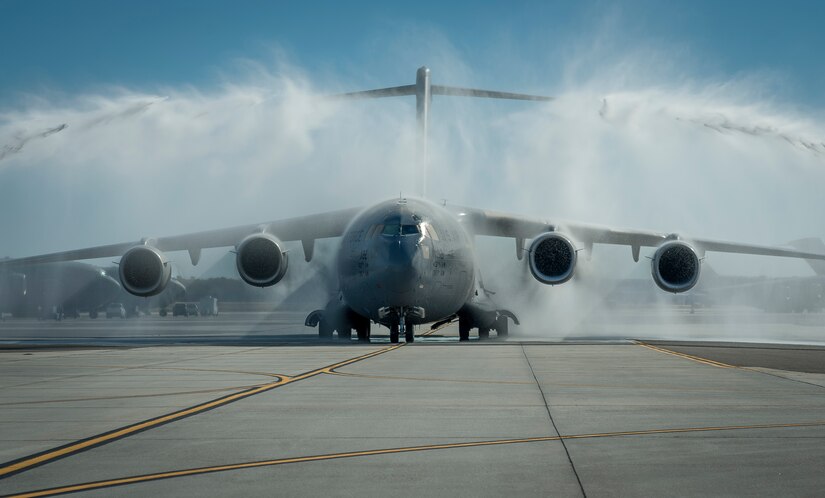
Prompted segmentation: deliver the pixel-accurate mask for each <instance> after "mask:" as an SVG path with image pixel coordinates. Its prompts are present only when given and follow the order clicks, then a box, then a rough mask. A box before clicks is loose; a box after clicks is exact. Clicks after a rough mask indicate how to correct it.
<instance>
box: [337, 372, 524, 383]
mask: <svg viewBox="0 0 825 498" xmlns="http://www.w3.org/2000/svg"><path fill="white" fill-rule="evenodd" d="M328 374H329V375H339V376H342V377H359V378H364V379H381V380H414V381H424V382H461V383H467V384H516V385H527V386H530V385H533V384H534V383H533V382H522V381H515V380H514V381H509V380H471V379H436V378H433V377H401V376H394V375H369V374H358V373H350V372H339V371H337V370H336V369H333V370H331V371H329V372H328Z"/></svg>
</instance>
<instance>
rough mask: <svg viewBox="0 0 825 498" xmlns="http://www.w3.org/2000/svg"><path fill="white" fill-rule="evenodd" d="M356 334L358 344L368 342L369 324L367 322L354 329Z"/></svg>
mask: <svg viewBox="0 0 825 498" xmlns="http://www.w3.org/2000/svg"><path fill="white" fill-rule="evenodd" d="M356 332H358V340H359V341H360V342H370V324H369V322H367V323H365V324H362V325H361V326H359V327H358V328H357V329H356Z"/></svg>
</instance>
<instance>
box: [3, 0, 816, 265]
mask: <svg viewBox="0 0 825 498" xmlns="http://www.w3.org/2000/svg"><path fill="white" fill-rule="evenodd" d="M822 19H825V3H823V2H816V1H791V2H784V3H782V5H779V4H777V3H764V4H763V3H760V2H753V1H750V2H746V1H733V0H728V1H715V2H711V1H707V2H705V1H689V2H688V1H685V2H676V1H669V2H664V1H628V2H604V1H597V2H573V1H569V2H550V1H544V2H507V3H505V2H472V3H469V2H464V3H463V2H426V1H418V2H404V3H400V2H397V3H393V2H386V1H376V2H263V1H261V2H252V1H248V2H243V1H235V2H231V3H230V2H214V1H199V2H195V1H188V2H174V1H163V2H160V1H140V2H138V1H132V2H125V1H91V0H86V1H75V2H62V1H34V0H30V1H17V0H0V47H3V49H2V58H1V59H0V64H2V66H0V67H2V70H0V147H2V149H0V233H2V234H3V237H2V238H0V256H3V255H9V256H22V255H27V254H32V253H43V252H51V251H58V250H65V249H69V248H76V247H82V246H89V245H97V244H108V243H113V242H121V241H128V240H137V239H139V238H140V237H144V236H161V235H167V234H175V233H185V232H191V231H196V230H203V229H211V228H216V227H221V226H231V225H236V224H248V223H255V222H260V221H265V220H271V219H278V218H283V217H288V216H295V215H300V214H305V213H307V212H318V211H322V210H325V209H337V208H342V207H352V206H358V205H364V204H365V203H369V202H371V201H374V200H379V199H382V198H387V197H392V196H396V195H398V193H399V192H403V193H405V194H411V193H412V194H414V193H415V192H411V190H412V189H411V188H410V185H414V184H415V183H416V180H417V178H419V177H420V176H419V172H418V171H417V170H416V164H415V162H414V157H415V155H416V154H415V146H414V145H415V143H416V142H415V140H414V138H415V134H414V132H415V128H414V121H413V114H412V106H413V103H412V101H411V100H410V99H408V100H407V101H403V102H398V101H393V102H389V101H386V100H384V101H379V102H359V103H355V104H335V105H330V104H325V105H321V104H320V103H319V99H317V97H318V95H319V94H325V93H329V92H335V91H348V90H357V89H366V88H370V87H372V88H375V87H382V86H392V85H399V84H408V83H411V82H412V80H413V77H414V73H415V69H416V68H417V67H418V66H420V65H422V64H427V65H429V66H430V67H431V68H432V70H433V79H434V82H436V83H443V84H452V85H460V86H474V87H481V88H484V87H486V88H492V89H501V90H509V91H526V92H535V93H542V94H549V95H553V96H556V97H558V100H557V101H555V102H553V103H551V104H550V105H544V106H536V105H533V104H524V103H512V102H489V101H484V102H480V101H474V102H470V101H467V100H466V99H465V100H461V99H453V100H450V99H439V100H437V101H436V102H435V103H434V104H433V105H434V107H433V118H434V119H433V123H432V133H431V162H432V164H431V167H430V174H429V175H428V178H429V179H430V183H429V187H428V188H429V191H428V194H430V197H431V198H432V199H436V200H440V199H444V198H446V199H448V200H449V201H450V202H455V203H462V204H469V205H476V206H480V207H488V208H491V209H497V210H506V211H512V212H517V213H523V214H531V215H537V216H542V217H551V218H552V219H559V218H561V219H572V220H580V221H585V222H592V223H597V224H604V225H613V226H624V227H630V228H640V229H654V230H661V231H667V232H672V231H681V232H683V233H688V234H694V235H696V236H702V237H707V238H721V239H730V240H739V241H742V242H753V243H765V244H775V243H782V242H785V241H788V240H792V239H795V238H801V237H806V236H811V235H817V236H822V235H825V221H823V220H822V218H821V216H820V215H819V213H822V212H823V211H825V200H823V196H822V195H821V192H820V190H821V189H820V188H819V186H820V185H822V184H825V120H823V118H822V116H823V113H822V110H825V96H824V95H823V92H822V91H821V90H822V88H825V64H822V63H821V62H820V60H821V53H820V52H821V48H822V47H825V30H822V29H821V26H820V24H821V20H822ZM63 124H66V125H67V127H65V128H60V131H57V132H54V133H49V130H55V129H57V127H60V126H61V125H63ZM625 256H626V254H624V253H622V254H621V257H622V258H623V259H622V261H624V259H626V258H625ZM184 259H185V258H184ZM767 264H770V265H772V264H773V263H766V265H767ZM184 266H185V265H184ZM797 270H800V271H801V272H802V273H804V271H808V270H807V269H806V268H805V267H804V265H802V268H796V269H795V270H794V271H797ZM763 271H766V270H765V269H764V268H763V267H758V268H756V269H753V271H751V273H757V274H758V273H760V272H763Z"/></svg>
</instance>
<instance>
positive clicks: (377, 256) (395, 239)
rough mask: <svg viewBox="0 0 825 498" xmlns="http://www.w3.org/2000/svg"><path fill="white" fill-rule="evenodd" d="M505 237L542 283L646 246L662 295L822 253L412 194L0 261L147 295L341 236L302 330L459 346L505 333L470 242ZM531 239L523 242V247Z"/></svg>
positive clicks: (269, 268) (262, 265)
mask: <svg viewBox="0 0 825 498" xmlns="http://www.w3.org/2000/svg"><path fill="white" fill-rule="evenodd" d="M476 236H492V237H507V238H512V239H513V240H514V248H515V256H516V257H517V258H518V259H519V260H521V259H523V258H524V257H525V256H526V259H527V261H526V264H527V265H528V266H529V269H530V273H531V274H532V276H533V277H534V278H535V279H536V280H537V281H538V282H539V283H542V284H546V285H560V284H564V283H565V282H568V281H569V280H570V279H571V278H572V276H573V274H574V271H575V268H576V263H577V260H578V258H577V256H578V252H579V250H580V249H585V250H588V251H589V250H592V246H593V245H594V244H613V245H625V246H629V247H630V249H631V254H632V256H633V259H634V261H637V262H638V260H639V253H640V249H641V247H655V248H656V251H655V252H654V255H653V257H652V258H651V275H652V277H653V280H654V282H655V283H656V284H657V285H658V286H659V287H660V288H661V289H663V290H664V291H667V292H673V293H680V292H685V291H687V290H689V289H691V288H692V287H693V286H694V285H696V282H697V281H698V279H699V274H700V269H701V261H702V258H703V257H704V253H705V252H706V251H715V252H727V253H740V254H753V255H764V256H780V257H792V258H803V259H808V260H822V261H825V254H823V253H815V252H806V251H801V250H797V249H794V248H791V247H771V246H760V245H751V244H740V243H734V242H722V241H715V240H706V239H697V238H686V237H682V236H679V235H677V234H668V233H659V232H651V231H644V230H623V229H611V228H604V227H597V226H592V225H585V224H581V223H556V222H552V221H549V220H542V219H534V218H528V217H524V216H517V215H511V214H503V213H496V212H491V211H485V210H481V209H475V208H463V207H454V206H441V205H436V204H433V203H431V202H429V201H426V200H421V199H403V198H402V199H392V200H387V201H384V202H380V203H378V204H376V205H374V206H370V207H367V208H357V209H346V210H341V211H333V212H327V213H320V214H314V215H309V216H302V217H297V218H291V219H286V220H278V221H271V222H265V223H258V224H254V225H244V226H238V227H232V228H225V229H219V230H212V231H206V232H197V233H192V234H187V235H177V236H171V237H159V238H147V239H142V240H140V241H137V242H127V243H122V244H113V245H108V246H98V247H90V248H86V249H78V250H73V251H65V252H58V253H52V254H45V255H41V256H31V257H26V258H20V259H13V260H6V261H2V262H0V268H2V269H6V270H7V271H8V270H11V271H13V269H14V268H15V267H19V266H21V265H30V264H34V263H46V262H55V261H69V260H78V259H94V258H104V257H113V256H120V264H119V267H118V273H119V278H120V282H121V285H122V286H123V288H124V289H126V290H127V291H128V292H130V293H131V294H133V295H135V296H153V295H157V294H159V293H161V292H163V290H164V289H165V288H166V286H167V285H168V284H169V281H170V279H171V264H170V262H169V260H168V258H167V256H166V254H165V253H166V252H169V251H188V252H189V255H190V257H191V260H192V263H193V264H197V262H198V260H199V258H200V253H201V250H202V249H204V248H213V247H235V251H236V253H237V255H236V266H237V269H238V273H239V275H240V277H241V278H242V279H243V280H244V281H245V282H247V283H248V284H250V285H254V286H258V287H267V286H271V285H275V284H276V283H278V282H279V281H280V280H281V279H282V278H283V277H284V275H285V274H286V272H287V269H288V267H289V258H288V252H287V251H286V249H285V247H284V242H288V241H300V242H301V244H302V246H303V252H304V258H305V259H306V260H307V261H310V260H312V257H313V248H314V244H315V241H316V240H317V239H324V238H331V237H340V238H341V244H340V248H339V250H338V256H337V272H338V279H339V291H338V292H337V293H336V294H335V295H334V296H331V298H330V301H329V304H328V305H327V306H326V307H325V309H323V310H316V311H314V312H312V313H311V314H310V315H309V316H308V317H307V320H306V324H307V325H308V326H317V327H318V333H319V336H320V337H321V338H330V337H332V335H333V333H334V332H335V331H337V333H338V337H339V338H344V339H349V338H351V334H352V330H353V329H354V330H355V331H356V332H357V335H358V339H359V340H362V341H369V339H370V324H371V323H377V324H381V325H384V326H387V327H388V328H389V329H390V340H391V341H392V342H396V341H398V340H399V335H403V336H404V337H405V339H406V340H407V341H413V340H414V334H413V326H414V325H420V324H428V323H443V322H445V321H449V320H452V319H456V318H457V319H458V322H459V336H460V339H461V340H467V339H468V338H469V333H470V330H471V329H473V328H477V329H478V334H479V337H480V338H486V337H487V336H488V335H489V333H490V331H491V330H495V331H496V332H497V334H498V336H500V337H503V336H507V334H508V329H509V327H508V325H509V322H508V320H511V321H513V322H514V323H516V324H517V323H518V321H517V318H516V315H515V314H514V313H513V312H511V311H509V310H505V309H500V308H499V307H497V306H496V304H495V302H494V299H493V298H492V296H490V295H489V294H488V293H487V292H486V291H485V290H484V289H483V287H482V286H481V285H480V281H481V280H480V277H481V272H480V269H479V268H478V266H477V265H476V262H475V257H474V249H473V247H474V242H473V241H474V237H476ZM528 242H529V243H528Z"/></svg>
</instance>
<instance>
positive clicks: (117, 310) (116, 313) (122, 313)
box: [106, 303, 126, 318]
mask: <svg viewBox="0 0 825 498" xmlns="http://www.w3.org/2000/svg"><path fill="white" fill-rule="evenodd" d="M116 317H119V318H126V308H124V307H123V304H121V303H111V304H109V306H106V318H116Z"/></svg>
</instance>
